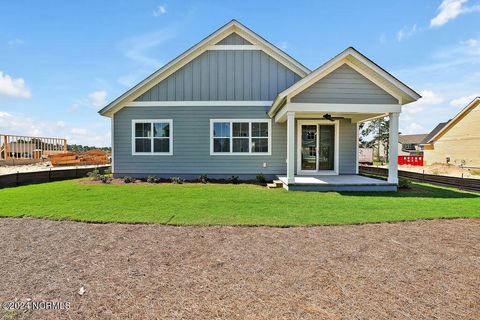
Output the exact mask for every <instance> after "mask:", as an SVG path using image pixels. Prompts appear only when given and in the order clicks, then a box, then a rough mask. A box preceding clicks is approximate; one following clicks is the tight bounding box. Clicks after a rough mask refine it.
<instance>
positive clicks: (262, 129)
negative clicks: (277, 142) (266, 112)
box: [252, 122, 268, 137]
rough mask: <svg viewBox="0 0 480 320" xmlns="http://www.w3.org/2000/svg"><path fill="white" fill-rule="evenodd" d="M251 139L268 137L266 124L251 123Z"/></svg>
mask: <svg viewBox="0 0 480 320" xmlns="http://www.w3.org/2000/svg"><path fill="white" fill-rule="evenodd" d="M252 137H268V123H266V122H252Z"/></svg>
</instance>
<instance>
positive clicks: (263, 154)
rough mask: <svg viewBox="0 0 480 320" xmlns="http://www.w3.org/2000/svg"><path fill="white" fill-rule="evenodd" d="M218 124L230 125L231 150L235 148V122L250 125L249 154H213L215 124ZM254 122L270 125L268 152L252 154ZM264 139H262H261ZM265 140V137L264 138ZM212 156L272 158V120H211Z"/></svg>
mask: <svg viewBox="0 0 480 320" xmlns="http://www.w3.org/2000/svg"><path fill="white" fill-rule="evenodd" d="M217 122H229V123H230V137H229V138H230V150H232V148H233V134H232V131H233V125H232V123H233V122H247V123H249V125H248V131H249V136H248V152H233V151H230V152H213V124H214V123H217ZM252 122H265V123H268V152H252V138H255V137H252ZM259 138H262V137H259ZM263 138H265V137H263ZM210 155H211V156H232V155H233V156H270V155H272V120H271V119H264V118H260V119H210Z"/></svg>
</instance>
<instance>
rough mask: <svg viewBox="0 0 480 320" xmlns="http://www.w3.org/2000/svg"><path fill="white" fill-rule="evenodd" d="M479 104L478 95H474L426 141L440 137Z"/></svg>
mask: <svg viewBox="0 0 480 320" xmlns="http://www.w3.org/2000/svg"><path fill="white" fill-rule="evenodd" d="M479 105H480V97H476V98H475V99H473V100H472V101H471V102H470V103H469V104H468V105H467V106H466V107H465V108H463V109H462V111H460V112H459V113H458V114H457V115H456V116H455V117H454V118H453V119H451V120H450V121H448V122H446V123H445V125H444V126H443V127H442V128H441V129H440V130H438V131H437V132H436V133H435V134H434V135H432V137H431V138H430V139H429V140H428V141H427V143H434V142H435V141H436V140H438V139H440V138H441V137H442V136H443V135H444V134H445V133H447V132H448V130H450V129H451V128H453V127H454V126H455V125H456V124H457V123H458V122H460V120H462V119H463V118H465V116H466V115H467V114H469V113H470V111H472V110H473V109H475V108H476V107H477V106H479ZM437 127H438V126H437ZM435 129H437V128H435ZM435 129H434V130H435Z"/></svg>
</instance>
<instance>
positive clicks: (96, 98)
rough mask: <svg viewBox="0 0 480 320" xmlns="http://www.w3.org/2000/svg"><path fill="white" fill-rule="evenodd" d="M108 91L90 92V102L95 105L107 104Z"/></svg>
mask: <svg viewBox="0 0 480 320" xmlns="http://www.w3.org/2000/svg"><path fill="white" fill-rule="evenodd" d="M106 99H107V91H105V90H99V91H94V92H92V93H90V94H88V100H89V103H90V104H91V105H92V106H94V107H97V108H99V107H103V106H105V104H107V101H106Z"/></svg>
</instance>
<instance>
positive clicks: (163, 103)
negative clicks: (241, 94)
mask: <svg viewBox="0 0 480 320" xmlns="http://www.w3.org/2000/svg"><path fill="white" fill-rule="evenodd" d="M271 105H272V101H253V100H252V101H248V100H245V101H243V100H242V101H239V100H237V101H227V100H225V101H193V100H192V101H132V102H129V103H127V104H126V105H125V107H249V106H261V107H269V106H271Z"/></svg>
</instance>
